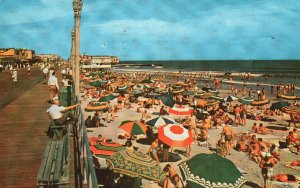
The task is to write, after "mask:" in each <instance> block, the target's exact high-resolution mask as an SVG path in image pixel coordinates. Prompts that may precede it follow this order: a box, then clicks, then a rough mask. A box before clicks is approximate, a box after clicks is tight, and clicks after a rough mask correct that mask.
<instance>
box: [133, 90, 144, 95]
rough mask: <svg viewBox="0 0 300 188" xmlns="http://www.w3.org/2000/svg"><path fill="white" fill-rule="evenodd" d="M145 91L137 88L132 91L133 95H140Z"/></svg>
mask: <svg viewBox="0 0 300 188" xmlns="http://www.w3.org/2000/svg"><path fill="white" fill-rule="evenodd" d="M142 93H144V91H143V90H140V89H135V90H133V91H132V92H131V95H139V94H142Z"/></svg>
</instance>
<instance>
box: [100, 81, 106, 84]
mask: <svg viewBox="0 0 300 188" xmlns="http://www.w3.org/2000/svg"><path fill="white" fill-rule="evenodd" d="M99 82H101V83H102V84H106V83H107V82H108V81H107V80H99Z"/></svg>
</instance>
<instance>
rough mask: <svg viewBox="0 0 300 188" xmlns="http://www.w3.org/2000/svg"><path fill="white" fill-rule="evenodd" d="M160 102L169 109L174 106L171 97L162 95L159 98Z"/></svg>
mask: <svg viewBox="0 0 300 188" xmlns="http://www.w3.org/2000/svg"><path fill="white" fill-rule="evenodd" d="M159 98H160V100H161V102H162V103H163V104H164V105H166V106H169V107H173V106H174V105H175V101H174V99H173V97H172V96H171V95H163V96H160V97H159Z"/></svg>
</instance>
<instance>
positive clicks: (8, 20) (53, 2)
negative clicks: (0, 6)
mask: <svg viewBox="0 0 300 188" xmlns="http://www.w3.org/2000/svg"><path fill="white" fill-rule="evenodd" d="M18 6H19V7H16V9H17V11H7V12H1V13H0V16H1V17H2V18H4V19H1V22H0V25H16V24H26V23H33V22H40V21H46V20H51V19H55V18H60V17H65V16H68V15H72V12H73V11H72V1H71V0H66V1H62V0H50V1H48V0H47V1H46V0H40V2H39V3H36V4H34V5H30V4H26V3H21V6H20V5H18Z"/></svg>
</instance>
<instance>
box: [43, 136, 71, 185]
mask: <svg viewBox="0 0 300 188" xmlns="http://www.w3.org/2000/svg"><path fill="white" fill-rule="evenodd" d="M65 147H66V146H65V145H64V139H60V140H50V141H49V142H48V143H47V146H46V150H45V152H44V157H43V160H42V164H41V166H40V169H39V173H38V176H37V187H49V185H51V186H53V185H62V184H66V182H65V181H63V180H62V179H63V178H62V176H63V174H64V171H65V168H66V156H65V155H66V154H65V151H64V150H65Z"/></svg>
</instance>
